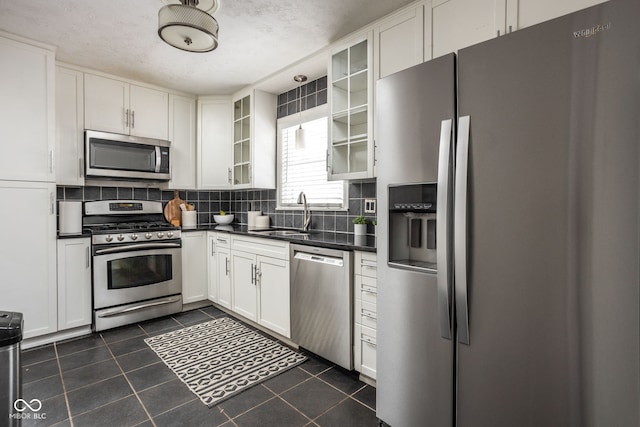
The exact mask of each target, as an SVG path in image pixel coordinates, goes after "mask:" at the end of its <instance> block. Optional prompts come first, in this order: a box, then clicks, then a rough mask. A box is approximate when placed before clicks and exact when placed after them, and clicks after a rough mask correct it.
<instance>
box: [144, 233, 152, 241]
mask: <svg viewBox="0 0 640 427" xmlns="http://www.w3.org/2000/svg"><path fill="white" fill-rule="evenodd" d="M144 237H145V239H147V240H149V239H150V238H152V237H153V234H151V233H146V234H145V235H144Z"/></svg>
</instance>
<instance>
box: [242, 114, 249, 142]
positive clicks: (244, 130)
mask: <svg viewBox="0 0 640 427" xmlns="http://www.w3.org/2000/svg"><path fill="white" fill-rule="evenodd" d="M249 138H251V118H250V117H245V118H244V119H242V139H249Z"/></svg>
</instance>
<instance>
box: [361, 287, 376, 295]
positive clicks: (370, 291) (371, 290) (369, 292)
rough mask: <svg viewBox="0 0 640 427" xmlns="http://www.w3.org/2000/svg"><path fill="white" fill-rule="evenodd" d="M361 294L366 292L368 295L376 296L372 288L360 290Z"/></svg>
mask: <svg viewBox="0 0 640 427" xmlns="http://www.w3.org/2000/svg"><path fill="white" fill-rule="evenodd" d="M362 292H366V293H368V294H373V295H378V291H377V290H376V289H373V288H362Z"/></svg>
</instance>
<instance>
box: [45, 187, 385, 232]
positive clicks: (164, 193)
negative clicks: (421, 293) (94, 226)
mask: <svg viewBox="0 0 640 427" xmlns="http://www.w3.org/2000/svg"><path fill="white" fill-rule="evenodd" d="M179 194H180V198H181V199H183V200H185V201H186V202H188V203H192V204H194V205H195V206H196V210H197V211H198V224H209V223H213V215H214V214H217V213H218V212H220V210H224V211H227V212H228V213H232V214H234V215H235V218H234V220H233V222H234V224H241V225H245V224H246V223H247V211H249V210H259V211H262V214H263V215H268V216H269V219H270V223H271V226H272V227H287V228H302V210H301V209H300V210H288V209H285V210H283V209H277V210H276V190H233V191H191V190H187V191H184V190H182V191H179ZM173 197H174V192H173V190H160V189H158V188H138V187H101V186H85V187H70V186H58V188H57V200H58V201H61V200H78V201H92V200H116V199H120V200H153V201H161V202H168V201H169V200H171V199H173ZM375 198H376V182H375V180H368V181H350V182H349V201H348V210H338V211H314V210H311V229H312V230H318V231H330V232H337V233H353V223H352V222H351V220H353V218H355V217H356V216H358V215H365V217H367V218H368V219H369V224H368V226H367V233H368V234H372V235H373V234H374V232H375V231H374V226H373V225H372V224H371V220H373V219H374V218H375V214H364V200H365V199H375Z"/></svg>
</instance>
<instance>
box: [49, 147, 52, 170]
mask: <svg viewBox="0 0 640 427" xmlns="http://www.w3.org/2000/svg"><path fill="white" fill-rule="evenodd" d="M49 173H53V150H49Z"/></svg>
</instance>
